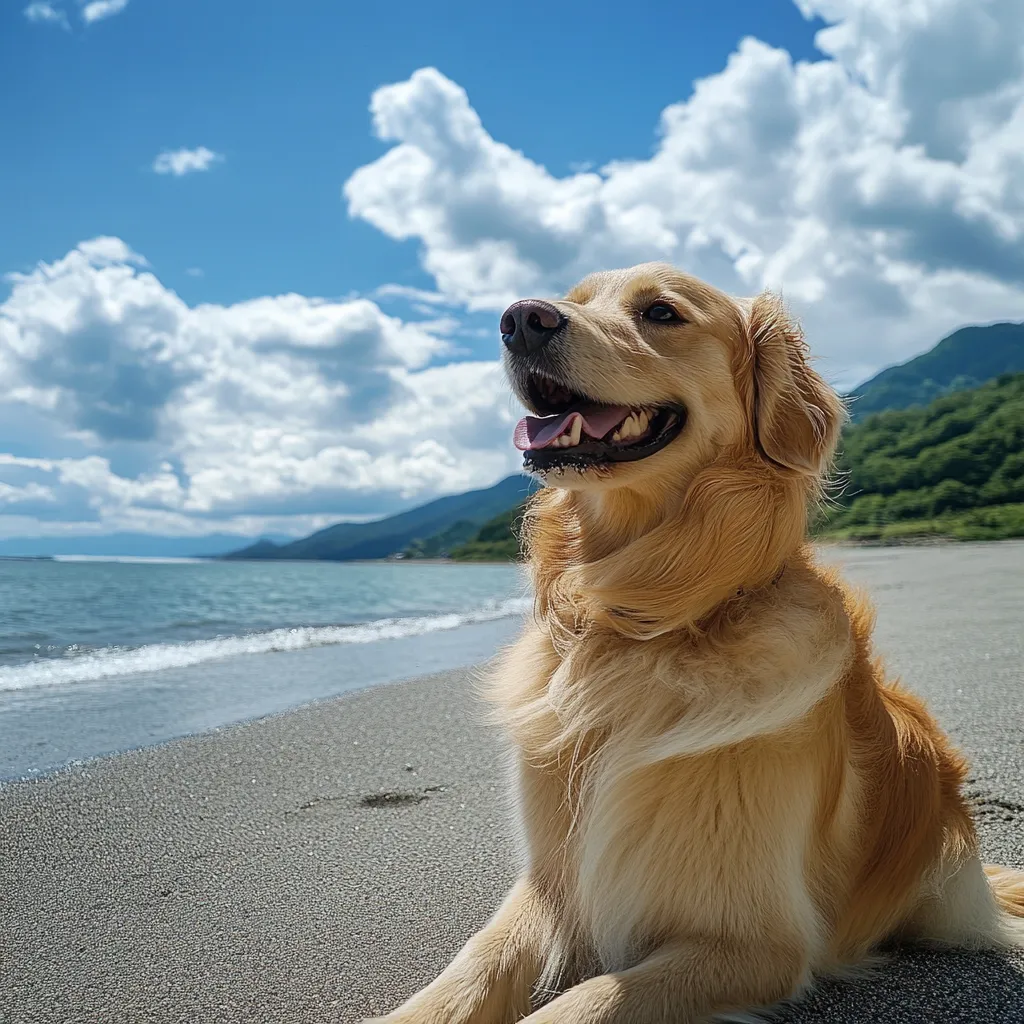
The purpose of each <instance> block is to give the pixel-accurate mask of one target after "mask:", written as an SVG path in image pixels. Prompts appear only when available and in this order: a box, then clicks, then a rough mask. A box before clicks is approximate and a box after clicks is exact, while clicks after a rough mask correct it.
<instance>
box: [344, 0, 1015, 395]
mask: <svg viewBox="0 0 1024 1024" xmlns="http://www.w3.org/2000/svg"><path fill="white" fill-rule="evenodd" d="M800 6H801V9H802V10H803V12H804V13H805V14H806V15H808V16H810V15H814V14H817V15H820V16H822V17H823V18H825V19H826V20H828V21H830V22H832V23H833V24H831V25H830V26H829V27H828V28H826V29H824V30H823V31H822V32H821V33H819V36H818V45H819V47H820V48H821V50H822V51H823V52H824V53H825V54H826V55H827V57H828V59H824V60H819V61H816V62H812V63H794V62H793V61H792V59H791V58H790V56H789V54H788V53H786V52H785V51H783V50H778V49H774V48H772V47H770V46H767V45H766V44H764V43H761V42H758V41H757V40H753V39H745V40H744V41H743V42H742V43H741V44H740V46H739V48H738V49H737V51H736V52H735V53H734V54H733V55H732V56H731V57H730V58H729V61H728V63H727V65H726V67H725V68H724V70H723V71H721V72H720V73H719V74H716V75H713V76H711V77H709V78H706V79H704V80H702V81H699V82H697V83H696V84H695V87H694V91H693V94H692V96H691V97H690V98H689V99H687V100H685V101H683V102H680V103H678V104H675V105H673V106H670V107H668V108H666V109H665V111H664V112H663V113H662V117H661V124H660V140H659V142H658V146H657V149H656V151H655V152H654V154H653V156H652V157H651V158H650V159H647V160H634V161H618V162H613V163H611V164H609V165H607V166H606V167H603V168H601V169H600V170H599V171H598V172H585V171H580V172H578V173H574V174H571V175H569V176H567V177H556V176H555V175H552V174H551V173H550V172H548V171H547V170H546V169H545V168H544V167H543V166H541V165H540V164H538V163H537V162H535V161H534V160H531V159H530V158H529V157H528V156H527V155H524V154H523V153H521V152H518V151H516V150H513V149H512V148H510V147H509V146H506V145H505V144H503V143H501V142H500V141H498V140H496V139H494V138H492V137H491V136H490V135H489V134H488V132H487V131H486V129H485V128H484V126H483V125H482V123H481V121H480V118H479V116H478V115H477V113H476V112H475V111H474V110H473V108H472V106H471V105H470V102H469V99H468V97H467V96H466V94H465V92H464V91H463V90H462V89H461V88H460V87H459V86H458V85H457V84H455V83H454V82H451V81H450V80H448V79H447V78H445V77H444V76H443V75H441V74H440V73H439V72H438V71H436V70H434V69H430V68H426V69H422V70H420V71H417V72H416V73H415V74H414V75H413V76H412V77H411V78H409V79H408V80H407V81H405V82H400V83H397V84H395V85H390V86H386V87H383V88H381V89H379V90H378V91H377V92H376V93H375V94H374V96H373V99H372V103H371V111H372V114H373V124H374V130H375V132H376V134H377V135H378V137H380V138H381V139H383V140H385V141H388V142H393V143H394V144H395V145H394V146H393V147H392V148H391V149H390V150H389V151H388V152H387V153H385V155H384V156H382V157H381V158H379V159H378V160H376V161H374V162H373V163H371V164H368V165H366V166H364V167H362V168H360V169H359V170H357V171H356V172H355V173H354V174H353V175H352V176H351V178H350V179H349V180H348V182H347V183H346V185H345V195H346V197H347V200H348V205H349V210H350V212H351V213H352V214H353V215H355V216H358V217H361V218H363V219H365V220H367V221H368V222H370V223H371V224H373V225H375V226H376V227H378V228H379V229H380V230H381V231H383V232H384V233H386V234H387V235H389V236H390V237H392V238H395V239H410V238H414V239H417V240H418V241H419V242H420V243H421V244H422V246H423V249H422V252H423V257H422V260H423V266H424V268H425V269H426V270H427V271H429V272H430V273H431V274H432V275H433V277H434V278H435V280H436V282H437V287H438V290H439V291H440V292H442V293H443V294H444V295H446V296H447V297H448V298H449V300H450V301H452V302H457V303H462V304H464V305H465V306H466V307H468V308H469V309H471V310H493V311H496V310H499V309H500V308H502V307H503V305H504V304H505V303H507V302H508V301H510V300H512V299H514V298H516V297H519V296H522V295H529V294H536V293H541V294H551V293H557V292H560V291H562V290H564V289H565V288H566V287H568V286H569V285H570V284H571V283H572V282H573V281H575V280H577V279H578V278H579V277H581V276H583V275H584V274H585V273H587V272H589V271H591V270H595V269H600V268H606V267H611V266H621V265H624V264H629V263H633V262H637V261H641V260H648V259H654V258H664V259H668V260H671V261H673V262H675V263H677V264H679V265H681V266H683V267H685V268H686V269H688V270H690V271H692V272H695V273H697V274H698V275H700V276H703V277H706V278H708V279H710V280H712V281H713V282H715V283H717V284H718V285H720V286H721V287H724V288H726V289H727V290H729V291H732V292H735V293H739V294H747V293H750V292H753V291H756V290H758V289H760V288H762V287H764V286H774V287H781V288H782V289H783V290H784V292H785V293H786V295H787V297H788V298H789V300H790V302H791V303H792V304H793V305H794V306H795V307H796V309H797V311H798V312H799V313H800V314H801V315H802V317H803V319H804V321H805V323H806V325H807V328H808V333H809V336H810V340H811V342H812V344H813V346H814V348H815V349H816V350H817V351H818V352H819V353H820V354H822V355H824V356H826V357H827V358H826V360H825V362H824V365H825V368H826V371H827V372H830V373H831V374H832V375H833V377H834V378H835V379H837V380H838V382H839V383H841V384H846V385H849V384H853V383H854V382H855V381H856V380H858V379H860V378H862V377H864V376H866V375H867V374H868V373H870V372H872V371H873V370H875V369H877V368H879V367H880V366H881V365H884V364H887V363H892V362H897V361H900V360H902V359H904V358H906V357H908V356H909V355H911V354H913V353H914V352H917V351H920V350H922V349H924V348H926V347H928V346H929V345H931V344H933V343H934V342H935V341H936V340H938V338H939V337H941V336H942V334H944V333H946V332H947V331H949V330H951V329H952V328H954V327H956V326H959V325H960V324H962V323H965V322H971V321H990V320H994V319H999V318H1004V317H1009V318H1021V317H1024V285H1022V282H1024V149H1022V148H1021V146H1020V139H1021V138H1022V137H1024V7H1022V6H1021V4H1020V3H1019V0H988V2H983V3H979V2H977V0H917V2H915V3H913V4H893V3H891V2H890V0H800Z"/></svg>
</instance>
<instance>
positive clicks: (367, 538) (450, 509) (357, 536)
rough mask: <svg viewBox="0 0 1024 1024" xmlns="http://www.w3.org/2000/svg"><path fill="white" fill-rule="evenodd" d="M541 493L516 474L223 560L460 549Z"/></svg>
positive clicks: (340, 558) (348, 557) (345, 557)
mask: <svg viewBox="0 0 1024 1024" xmlns="http://www.w3.org/2000/svg"><path fill="white" fill-rule="evenodd" d="M536 487H537V483H536V481H534V480H533V479H532V478H530V477H527V476H525V475H524V474H521V473H516V474H513V475H512V476H508V477H505V479H504V480H500V481H499V482H498V483H496V484H495V485H494V486H493V487H486V488H483V489H481V490H476V491H467V492H466V493H464V494H451V495H448V496H446V497H444V498H438V499H437V500H435V501H431V502H429V503H428V504H426V505H420V506H419V507H417V508H413V509H409V510H408V511H406V512H400V513H399V514H398V515H394V516H388V517H387V518H385V519H377V520H374V521H373V522H370V523H338V524H336V525H335V526H328V527H327V528H325V529H323V530H319V531H318V532H316V533H314V534H311V535H310V536H309V537H303V538H302V539H301V540H296V541H292V542H291V543H288V544H275V543H273V542H272V541H268V540H260V541H258V542H257V543H255V544H251V545H249V547H246V548H242V549H241V550H240V551H232V552H230V553H229V554H227V555H223V556H221V557H223V558H226V559H232V560H236V559H246V560H249V559H251V560H265V559H274V560H280V559H286V560H307V559H314V560H321V561H335V562H346V561H354V560H356V559H375V558H388V557H390V556H392V555H398V554H401V553H403V552H404V551H405V550H406V549H407V548H408V547H409V546H410V545H412V544H413V543H414V542H416V541H421V542H422V541H427V540H428V539H430V538H433V537H436V536H437V535H443V534H446V533H447V534H448V536H449V537H450V538H451V543H452V544H456V543H460V542H461V541H464V540H468V539H469V538H470V537H471V536H473V535H474V534H475V533H476V531H477V530H478V529H479V527H480V526H481V525H482V524H483V523H485V522H487V521H488V520H489V519H492V518H493V517H494V516H496V515H498V514H499V513H500V512H504V511H505V510H506V509H507V508H510V507H511V506H513V505H517V504H519V503H520V502H522V501H523V500H524V499H525V498H526V497H527V495H528V494H530V493H531V492H532V491H533V490H535V489H536ZM433 553H434V554H440V553H441V551H440V550H437V551H434V552H433Z"/></svg>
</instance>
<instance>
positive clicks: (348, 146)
mask: <svg viewBox="0 0 1024 1024" xmlns="http://www.w3.org/2000/svg"><path fill="white" fill-rule="evenodd" d="M25 6H27V3H26V4H24V5H21V7H22V10H19V5H18V4H15V3H12V4H8V5H6V6H5V8H4V11H3V13H2V14H0V75H2V76H3V79H2V81H3V90H4V95H7V96H13V95H17V96H18V97H19V100H18V103H17V104H14V105H6V107H5V109H4V112H3V134H4V138H5V159H4V160H3V162H2V166H0V194H2V195H3V196H5V197H6V201H5V203H4V209H3V221H4V231H3V233H2V235H0V267H2V268H3V270H4V271H10V270H17V269H25V268H28V267H31V266H32V265H33V264H34V263H36V261H38V260H45V259H51V258H53V257H55V256H57V255H60V254H63V253H65V252H67V251H68V250H69V249H71V248H72V247H73V246H75V245H76V244H77V243H78V242H79V241H81V240H82V239H85V238H93V237H96V236H97V235H114V236H117V237H119V238H123V239H124V240H125V241H127V242H128V243H129V244H130V245H131V246H132V247H133V248H134V249H135V250H136V251H138V252H141V253H144V254H145V255H146V258H147V259H148V260H149V261H150V263H151V264H152V265H153V266H154V267H155V268H157V270H158V271H159V274H160V278H161V280H162V281H163V282H164V283H165V284H166V285H167V286H168V287H171V288H173V289H174V290H175V291H177V292H178V293H179V294H180V295H181V296H182V297H183V298H185V299H186V300H187V301H189V302H192V303H194V302H221V303H223V302H235V301H238V300H240V299H246V298H252V297H254V296H259V295H273V294H278V293H279V292H287V291H297V292H300V293H302V294H306V295H345V294H347V293H349V292H352V291H359V292H368V291H370V290H372V289H373V288H375V287H377V286H378V285H380V284H382V283H384V282H389V281H394V282H399V283H402V284H408V285H413V286H417V287H420V288H430V287H432V282H431V279H430V276H429V275H428V274H425V273H424V272H423V270H422V269H421V268H420V266H419V263H418V261H417V258H416V252H417V246H416V245H415V244H414V243H409V244H400V243H396V242H395V241H393V240H390V239H388V238H386V237H384V236H382V235H381V234H380V233H379V232H378V231H376V230H374V229H373V228H372V227H370V226H369V225H367V224H365V223H362V222H360V221H358V220H353V219H350V218H349V217H348V216H347V215H346V210H345V205H344V203H343V202H342V199H341V186H342V183H343V182H344V181H345V180H346V179H347V178H348V177H349V175H350V174H351V173H352V172H353V171H355V170H356V169H357V168H358V167H360V166H362V165H363V164H365V163H367V162H369V161H371V160H373V159H375V158H376V157H378V156H380V155H381V154H382V153H383V152H384V151H385V149H386V147H385V146H384V145H382V144H381V142H380V141H379V140H377V139H375V138H374V137H373V135H372V133H371V131H370V115H369V112H368V104H369V100H370V96H371V95H372V93H373V92H374V90H375V89H377V88H378V87H379V86H382V85H386V84H388V83H390V82H397V81H402V80H403V79H405V78H408V76H409V75H411V74H412V73H413V72H414V71H416V70H417V68H421V67H427V66H433V67H437V68H438V69H439V70H440V71H441V72H442V73H443V74H445V75H446V76H447V77H449V78H451V79H452V80H453V81H456V82H458V83H459V84H460V85H461V86H463V88H465V89H466V90H467V91H468V92H469V93H470V95H471V97H472V100H473V105H474V107H475V108H476V109H477V111H478V112H479V113H480V115H481V117H482V118H483V120H484V122H485V123H486V124H487V126H488V129H489V130H490V132H491V134H493V135H494V136H495V137H496V138H499V139H501V140H502V141H504V142H507V143H508V144H509V145H510V146H513V147H515V148H517V149H521V150H523V151H524V152H527V153H528V154H529V155H530V156H531V157H532V158H533V159H535V160H537V161H538V162H540V163H542V164H544V165H545V166H547V167H548V168H549V169H550V170H551V171H552V172H553V173H555V174H565V173H568V172H569V171H570V169H571V167H572V166H573V165H577V164H581V163H585V162H590V163H593V164H597V165H601V164H604V163H606V162H607V161H609V160H612V159H622V158H624V157H637V158H643V157H646V156H648V155H649V154H650V152H651V150H652V148H653V146H654V143H655V126H656V123H657V118H658V115H659V113H660V112H661V110H662V109H663V108H664V107H665V106H667V105H668V104H669V103H672V102H675V101H678V100H680V99H684V98H685V97H686V96H687V95H688V94H689V92H690V88H691V85H692V83H693V81H694V79H695V78H699V77H703V76H705V75H708V74H711V73H713V72H715V71H717V70H719V69H720V68H721V67H722V65H723V64H724V62H725V59H726V58H727V57H728V55H729V53H730V52H731V51H732V50H733V49H734V48H735V46H736V44H737V43H738V42H739V40H740V38H741V37H742V36H743V35H747V34H753V35H756V36H758V37H759V38H762V39H765V40H766V41H768V42H771V43H774V44H776V45H779V46H783V47H785V48H786V49H788V50H789V51H790V52H791V53H793V54H794V55H795V56H798V57H810V56H812V55H814V53H815V51H814V42H813V37H814V28H815V26H814V25H813V24H812V23H810V22H808V21H807V20H805V19H804V18H803V17H802V16H801V14H800V12H799V11H798V10H797V9H796V7H795V6H793V4H792V3H790V2H789V0H761V2H759V0H723V2H720V3H716V4H697V3H693V4H680V3H678V2H677V3H647V4H639V5H630V14H629V17H628V19H626V21H625V23H624V21H623V18H622V14H621V11H622V7H621V4H612V3H597V4H594V3H578V2H569V3H560V4H558V3H556V4H552V3H551V2H539V0H526V2H521V3H517V4H516V5H515V8H514V11H515V13H514V15H511V14H510V13H509V12H510V11H511V10H512V9H511V8H508V7H507V6H502V5H499V4H484V3H479V2H475V0H463V2H447V3H440V4H424V3H415V2H406V0H399V2H398V3H393V4H388V5H381V4H370V3H367V4H348V3H338V2H337V0H303V2H302V3H301V4H298V5H292V6H289V5H283V4H274V3H260V2H257V3H253V2H252V0H216V2H214V3H210V2H209V0H175V2H174V3H157V2H154V0H132V2H131V3H129V4H128V5H127V6H126V7H125V8H124V10H123V11H122V12H121V13H119V14H117V15H116V16H110V17H108V18H106V19H104V20H101V21H98V22H94V23H93V24H91V25H82V24H81V23H80V22H78V21H76V12H77V5H76V4H75V3H73V2H70V3H69V2H65V3H62V4H61V3H57V0H53V7H54V8H56V9H58V10H63V11H64V12H66V13H67V14H68V17H69V24H70V25H71V26H72V29H71V31H62V30H61V29H60V28H58V27H57V26H56V25H54V24H52V23H38V22H36V23H30V22H29V21H28V20H27V19H26V18H25V17H24V15H23V13H22V11H23V9H24V7H25ZM666 36H673V37H675V39H674V41H672V42H671V43H670V42H669V41H668V39H666ZM198 146H206V147H208V148H209V149H212V150H213V151H215V152H217V153H220V154H223V155H224V157H225V159H224V161H223V163H220V164H217V165H216V166H215V167H214V169H213V170H212V171H211V172H209V173H206V174H192V175H187V176H184V177H182V178H180V179H173V178H170V179H169V178H168V177H162V176H159V175H155V174H153V173H152V172H151V165H152V163H153V159H154V157H155V156H156V155H157V154H158V153H160V152H162V151H164V150H167V149H179V148H182V147H184V148H189V149H192V148H195V147H198ZM189 268H199V269H201V270H202V271H203V277H202V278H198V277H193V276H190V275H189V274H188V273H187V270H188V269H189Z"/></svg>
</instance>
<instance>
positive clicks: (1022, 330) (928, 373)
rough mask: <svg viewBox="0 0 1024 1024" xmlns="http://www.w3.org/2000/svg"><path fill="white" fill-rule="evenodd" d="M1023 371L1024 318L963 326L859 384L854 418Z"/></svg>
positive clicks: (923, 401)
mask: <svg viewBox="0 0 1024 1024" xmlns="http://www.w3.org/2000/svg"><path fill="white" fill-rule="evenodd" d="M1021 370H1024V323H995V324H988V325H985V326H973V327H961V328H960V329H959V330H958V331H954V332H953V333H952V334H950V335H947V336H946V337H945V338H943V339H942V341H940V342H939V343H938V344H937V345H935V347H934V348H931V349H929V350H928V351H927V352H924V353H922V354H921V355H919V356H916V357H915V358H914V359H909V360H907V362H905V363H900V364H899V365H898V366H890V367H888V368H887V369H885V370H882V371H881V372H880V373H877V374H875V376H874V377H872V378H871V379H870V380H866V381H865V382H864V383H863V384H860V385H858V386H857V387H856V388H854V389H853V391H851V392H850V394H849V395H848V396H847V397H848V398H851V399H853V401H852V402H851V403H850V413H851V416H852V418H853V420H854V422H859V421H860V420H863V419H864V418H865V417H866V416H870V415H871V414H872V413H875V412H885V411H887V410H890V409H908V408H910V407H911V406H914V405H928V404H929V403H930V402H932V401H933V400H934V399H936V398H939V397H941V396H942V395H948V394H952V393H953V392H954V391H963V390H965V389H967V388H976V387H978V386H979V385H981V384H985V383H987V382H988V381H990V380H994V379H995V378H996V377H999V376H1001V375H1002V374H1004V373H1018V372H1020V371H1021Z"/></svg>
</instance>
